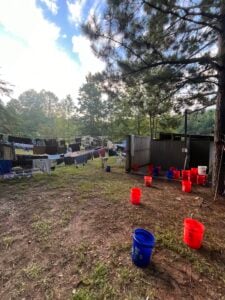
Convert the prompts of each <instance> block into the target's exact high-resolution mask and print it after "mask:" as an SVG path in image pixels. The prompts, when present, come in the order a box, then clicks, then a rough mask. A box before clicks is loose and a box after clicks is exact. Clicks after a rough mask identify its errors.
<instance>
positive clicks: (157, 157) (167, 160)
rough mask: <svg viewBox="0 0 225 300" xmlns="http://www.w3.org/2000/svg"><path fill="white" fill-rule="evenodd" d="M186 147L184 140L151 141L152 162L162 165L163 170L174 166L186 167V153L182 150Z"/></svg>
mask: <svg viewBox="0 0 225 300" xmlns="http://www.w3.org/2000/svg"><path fill="white" fill-rule="evenodd" d="M182 148H185V142H183V141H171V140H165V141H155V140H152V141H151V156H150V160H151V163H153V164H154V165H156V166H157V165H160V166H161V167H162V169H163V170H168V169H169V168H170V167H172V166H174V167H176V168H183V167H184V160H185V153H184V152H182Z"/></svg>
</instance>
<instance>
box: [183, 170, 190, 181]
mask: <svg viewBox="0 0 225 300" xmlns="http://www.w3.org/2000/svg"><path fill="white" fill-rule="evenodd" d="M181 173H182V180H190V175H191V171H190V170H182V171H181Z"/></svg>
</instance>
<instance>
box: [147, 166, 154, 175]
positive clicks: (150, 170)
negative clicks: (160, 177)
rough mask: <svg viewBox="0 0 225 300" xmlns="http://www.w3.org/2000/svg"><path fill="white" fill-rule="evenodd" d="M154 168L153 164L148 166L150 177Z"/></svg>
mask: <svg viewBox="0 0 225 300" xmlns="http://www.w3.org/2000/svg"><path fill="white" fill-rule="evenodd" d="M153 169H154V166H153V164H150V165H148V175H152V173H153Z"/></svg>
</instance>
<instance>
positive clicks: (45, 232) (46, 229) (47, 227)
mask: <svg viewBox="0 0 225 300" xmlns="http://www.w3.org/2000/svg"><path fill="white" fill-rule="evenodd" d="M31 227H32V229H33V230H34V232H35V234H36V235H37V237H38V238H39V239H41V240H47V239H48V236H49V234H50V233H51V229H52V225H51V222H50V221H49V220H45V219H38V220H36V221H35V222H33V224H32V225H31Z"/></svg>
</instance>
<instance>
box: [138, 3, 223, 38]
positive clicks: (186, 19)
mask: <svg viewBox="0 0 225 300" xmlns="http://www.w3.org/2000/svg"><path fill="white" fill-rule="evenodd" d="M143 3H144V4H146V5H148V6H149V7H151V8H154V9H156V10H158V11H160V12H162V13H164V14H171V15H173V16H175V17H177V18H179V19H181V20H184V21H188V22H191V23H195V24H198V25H204V26H208V27H210V28H212V29H213V30H215V31H217V32H220V33H221V32H222V31H221V29H220V28H219V27H217V26H214V25H212V24H209V23H207V22H203V21H195V20H192V19H189V18H187V16H186V15H185V16H181V15H180V14H179V13H177V12H175V11H172V10H170V9H164V8H162V7H159V6H157V5H154V4H152V3H150V2H147V1H145V0H143Z"/></svg>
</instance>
